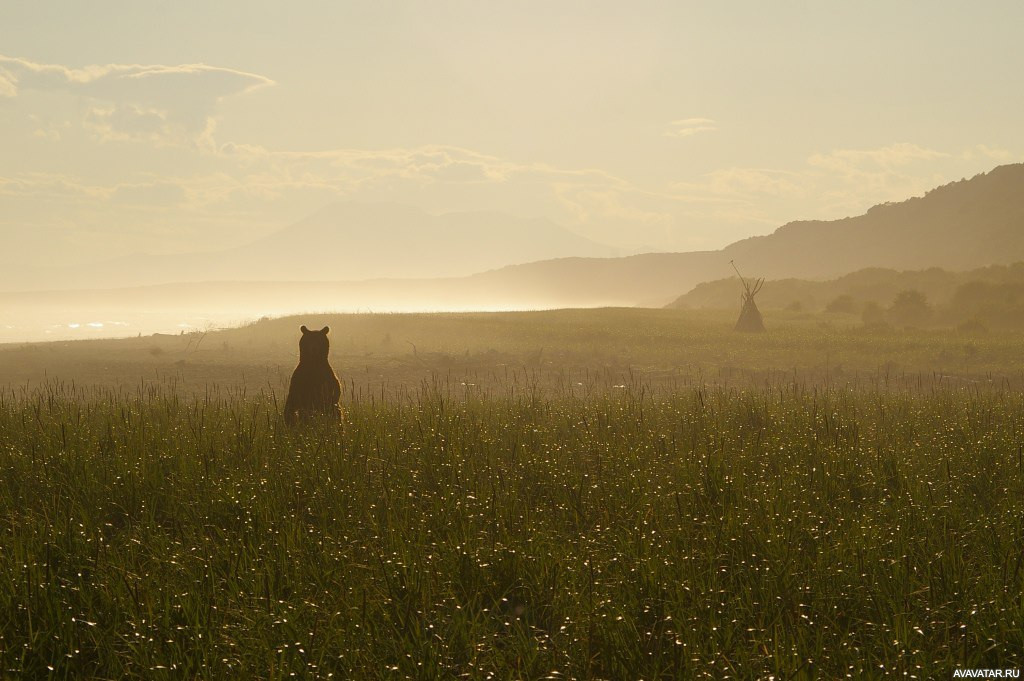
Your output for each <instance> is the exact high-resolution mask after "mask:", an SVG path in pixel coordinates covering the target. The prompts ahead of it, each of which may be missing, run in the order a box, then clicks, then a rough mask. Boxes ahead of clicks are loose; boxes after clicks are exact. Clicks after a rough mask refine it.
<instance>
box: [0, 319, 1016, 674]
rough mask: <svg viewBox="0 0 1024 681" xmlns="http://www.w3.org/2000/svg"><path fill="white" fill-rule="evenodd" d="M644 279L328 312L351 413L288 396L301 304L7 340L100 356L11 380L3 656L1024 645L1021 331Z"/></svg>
mask: <svg viewBox="0 0 1024 681" xmlns="http://www.w3.org/2000/svg"><path fill="white" fill-rule="evenodd" d="M648 312H651V311H596V312H591V313H585V312H564V313H561V314H558V313H546V314H547V316H543V315H541V316H539V317H536V318H534V319H533V320H532V321H533V322H535V323H533V324H529V325H527V324H523V323H522V322H523V318H516V317H515V316H514V315H512V316H507V315H506V316H490V317H489V316H477V315H464V316H456V317H451V318H448V319H446V318H444V317H421V316H409V317H406V316H390V317H381V318H375V317H364V318H358V319H357V318H354V317H353V318H343V319H339V318H333V317H332V318H329V319H330V323H331V324H332V328H334V329H335V330H334V333H333V334H332V335H333V336H334V338H335V349H336V352H335V355H334V357H335V363H336V365H342V366H339V367H338V368H339V370H340V373H342V375H343V377H345V376H347V377H349V378H348V382H347V392H346V397H345V405H344V407H345V424H344V426H343V427H341V428H338V427H336V426H331V425H330V424H325V423H314V424H309V425H308V426H307V427H304V428H301V429H297V430H288V429H285V428H284V426H283V424H282V423H281V420H280V416H279V412H280V406H279V401H280V399H281V394H280V392H279V389H278V386H279V384H278V383H275V381H276V380H278V379H276V378H274V376H275V372H274V370H273V369H272V364H270V363H271V362H274V361H279V362H281V363H282V364H285V363H286V362H289V361H290V359H289V356H288V355H286V354H285V353H286V352H288V351H289V350H286V349H285V346H286V345H287V344H289V343H290V342H294V337H295V332H294V330H293V329H294V327H295V326H296V325H297V324H296V322H295V321H294V320H275V321H268V322H264V323H262V324H257V325H254V326H252V327H248V328H247V329H240V330H236V331H231V332H224V335H216V334H210V336H209V337H208V338H206V339H205V340H204V341H203V343H204V344H206V345H204V346H203V347H202V348H201V349H200V350H197V351H191V352H193V354H192V355H186V356H185V359H186V364H185V366H184V367H183V368H182V367H179V369H180V371H179V372H178V373H174V372H169V373H164V374H162V375H157V376H154V377H152V378H148V377H144V378H141V379H140V378H138V377H136V378H135V379H134V384H133V383H132V380H131V376H132V371H136V370H139V368H140V367H145V371H147V372H148V371H149V370H150V369H151V368H152V367H153V366H157V365H159V366H162V364H161V363H163V362H177V361H179V360H178V358H177V357H176V356H175V355H174V354H172V353H175V352H178V350H176V349H174V348H175V347H176V346H173V345H172V344H174V343H182V344H184V343H186V342H187V341H186V339H179V338H170V339H159V338H158V339H152V338H151V339H133V340H132V341H124V342H121V343H122V344H121V345H117V344H115V343H113V342H111V343H107V344H105V345H104V344H101V345H94V346H91V347H89V346H88V345H87V344H71V345H70V346H69V347H46V346H43V347H39V346H36V347H32V348H12V349H9V350H7V351H4V352H9V353H14V354H15V355H18V353H29V354H31V353H35V355H38V356H42V357H46V356H47V355H49V356H50V357H52V358H53V360H52V365H57V366H59V365H60V362H63V361H66V362H68V366H69V367H71V368H73V369H76V370H78V371H80V372H84V373H82V374H80V375H79V376H77V377H76V385H74V386H73V385H72V384H71V382H70V380H63V382H62V379H63V378H64V377H63V372H61V371H56V372H53V373H50V374H48V382H46V383H43V384H39V385H37V384H36V383H35V380H36V379H34V378H31V379H30V382H28V383H27V384H25V383H21V382H20V381H14V380H11V381H10V383H11V385H10V386H9V387H8V388H6V389H4V391H3V392H2V398H0V519H2V520H0V523H2V525H0V532H2V533H0V670H2V671H0V674H5V675H8V676H11V677H13V678H39V677H43V678H81V677H92V678H145V679H150V678H272V679H287V678H316V677H320V678H368V679H373V678H380V679H401V678H410V679H419V678H428V679H429V678H481V679H486V678H494V679H527V678H531V679H532V678H536V679H543V678H552V679H573V678H574V679H624V678H629V679H632V678H636V679H641V678H642V679H659V678H715V679H718V678H764V679H768V678H776V679H791V678H792V679H819V678H882V677H893V678H919V679H925V678H934V677H939V678H942V677H949V676H950V674H951V670H952V669H953V668H955V667H957V666H964V667H986V668H1013V667H1016V668H1020V667H1021V666H1024V596H1022V592H1024V565H1022V563H1024V460H1022V446H1024V392H1022V391H1021V390H1020V388H1019V383H1020V370H1021V353H1020V350H1021V348H1022V343H1021V341H1019V340H1018V339H1016V338H1013V337H1008V336H992V337H985V338H974V339H965V338H960V337H955V336H951V335H948V334H946V335H940V334H931V335H928V334H886V335H871V334H865V333H863V332H861V331H859V330H857V329H854V328H845V327H841V326H836V325H825V326H821V320H817V321H815V320H804V319H797V318H794V319H791V320H786V322H785V324H780V325H779V327H778V328H777V329H776V330H775V331H774V332H773V333H772V334H771V335H769V336H768V337H765V338H749V337H736V336H733V335H731V334H730V333H729V332H728V331H727V327H725V329H726V330H722V329H720V328H719V327H717V326H715V325H714V324H713V323H711V322H709V320H708V319H707V318H695V317H686V316H685V315H683V316H680V315H679V313H672V314H668V313H661V312H657V313H656V314H651V315H647V313H648ZM538 314H540V313H538ZM645 315H646V316H645ZM712 321H713V320H712ZM313 322H316V323H319V320H315V319H314V320H313ZM345 322H348V323H349V326H348V327H347V330H348V332H349V335H346V333H345V329H346V327H345V326H344V323H345ZM641 322H643V323H641ZM360 325H362V326H360ZM247 334H248V335H247ZM385 334H390V340H389V341H388V339H387V336H386V335H385ZM404 336H409V338H405V337H404ZM347 338H348V339H352V340H351V343H350V344H349V345H348V346H347V347H346V340H345V339H347ZM407 340H408V341H409V342H410V343H415V344H416V345H417V348H416V351H415V353H413V352H412V349H411V348H410V347H409V346H408V345H406V346H405V347H404V348H403V347H401V345H402V344H404V343H405V342H406V341H407ZM371 342H372V344H373V346H374V347H373V349H370V350H367V349H366V348H367V347H369V345H370V344H371ZM159 343H165V344H166V348H165V349H164V350H163V351H161V352H153V351H152V347H162V346H161V345H158V344H159ZM277 343H280V344H281V345H280V347H279V348H278V349H277V350H275V349H274V347H275V344H277ZM147 344H149V347H148V348H147ZM233 347H234V348H237V350H236V352H235V353H233V354H234V356H235V357H236V359H237V358H238V357H241V359H240V360H239V363H238V364H234V365H229V364H227V363H225V364H224V365H225V366H229V367H230V368H229V369H227V370H225V371H224V373H223V374H222V377H223V380H222V381H220V385H221V387H209V384H206V387H204V388H199V387H197V385H196V384H199V383H200V382H201V378H202V375H203V374H202V373H201V371H200V369H199V368H197V367H201V366H202V365H203V364H204V363H206V364H209V365H210V366H211V367H213V366H216V365H217V362H216V359H217V357H218V356H222V355H220V353H227V355H230V354H232V348H233ZM367 352H370V353H372V354H371V355H369V356H367V355H366V353H367ZM69 353H70V354H69ZM74 353H81V359H80V360H78V361H77V362H75V361H73V360H72V359H69V357H73V356H74ZM203 353H206V354H203ZM0 354H3V353H2V352H0ZM167 355H170V357H168V356H167ZM227 355H223V356H227ZM281 355H284V359H279V357H280V356H281ZM613 355H614V356H613ZM11 356H12V355H8V356H7V359H6V360H3V359H0V368H3V367H8V369H7V371H13V369H11V367H14V366H15V362H13V361H12V360H11V359H10V358H11ZM18 356H21V355H18ZM292 356H293V355H292ZM89 357H91V359H88V360H87V358H89ZM359 357H362V360H363V364H362V365H359V364H357V363H356V360H357V358H359ZM683 357H686V358H689V360H690V363H689V364H688V365H687V364H683V363H682V362H680V358H683ZM261 358H262V359H261ZM339 359H341V360H342V361H339ZM115 360H116V361H117V362H120V363H119V364H113V362H115ZM4 361H7V362H8V363H7V364H6V365H5V364H4ZM90 361H91V362H94V364H90V363H89V362H90ZM104 362H108V363H110V364H109V365H108V368H107V373H106V374H102V373H97V374H96V376H97V379H96V380H93V381H89V380H86V378H87V373H88V372H90V371H93V368H91V367H100V366H103V363H104ZM260 362H262V365H261V364H260ZM546 362H550V364H546ZM943 362H945V363H946V364H943ZM172 366H173V365H172ZM260 366H262V367H263V371H264V374H263V376H262V377H261V378H260V379H251V378H250V380H249V381H247V382H244V384H243V382H242V381H238V380H234V381H233V380H228V379H229V378H230V377H231V376H233V375H234V374H233V373H232V372H235V371H236V370H239V371H243V372H246V371H247V372H254V371H258V367H260ZM111 367H115V368H117V370H116V371H115V370H113V369H111ZM354 367H359V368H360V369H362V370H363V377H362V378H360V379H359V380H356V379H355V378H354V377H353V374H356V375H359V374H358V371H354V370H353V369H354ZM503 367H504V368H503ZM288 368H289V369H290V367H288ZM192 371H195V372H196V375H195V376H193V375H191V374H190V373H189V372H192ZM286 371H287V370H286ZM139 373H140V374H141V373H143V372H142V371H139ZM210 373H211V374H213V373H215V372H213V371H211V372H210ZM0 375H4V374H0ZM6 375H8V376H11V375H13V374H11V373H8V374H6ZM250 376H251V374H250ZM474 376H476V377H478V380H472V378H473V377H474ZM268 377H270V378H268ZM261 383H262V385H261Z"/></svg>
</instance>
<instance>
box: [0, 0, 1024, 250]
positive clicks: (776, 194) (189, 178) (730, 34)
mask: <svg viewBox="0 0 1024 681" xmlns="http://www.w3.org/2000/svg"><path fill="white" fill-rule="evenodd" d="M1022 25H1024V3H1020V2H1017V1H1007V2H985V3H968V2H927V3H926V2H914V3H911V2H904V3H893V2H889V1H887V2H845V3H836V2H822V1H810V0H808V1H805V2H795V1H794V2H762V1H760V0H758V1H750V2H704V3H692V2H678V1H673V2H663V3H653V2H628V3H627V2H592V1H588V2H557V1H552V0H545V1H543V2H480V1H466V2H443V1H436V0H432V1H431V2H365V3H363V2H360V3H354V2H338V1H337V0H325V1H322V2H298V1H293V2H288V3H284V2H280V3H270V2H260V1H256V0H247V1H245V2H215V3H214V2H208V1H203V2H193V1H190V0H174V1H167V2H143V1H140V0H131V1H121V2H115V1H110V0H106V1H104V0H97V1H95V2H80V1H78V0H76V1H74V2H40V1H38V0H25V1H20V0H8V1H6V2H3V3H2V4H0V55H2V56H0V234H2V237H3V243H4V248H3V249H0V262H3V261H18V262H26V261H32V260H34V259H35V258H37V257H38V255H37V254H38V253H39V252H40V250H41V249H43V248H45V249H46V253H47V256H46V259H47V260H49V261H54V262H61V261H73V260H76V259H78V260H83V259H90V258H94V257H96V256H97V255H98V254H100V253H101V252H104V253H109V254H110V255H119V254H122V253H125V252H132V251H137V250H146V251H159V250H175V251H180V250H191V249H193V248H197V247H200V246H207V247H220V246H225V245H229V244H234V243H239V242H242V241H245V240H248V239H250V238H253V237H255V236H259V235H263V234H266V233H268V232H269V231H271V230H273V229H276V228H279V227H283V226H285V225H286V224H288V223H291V222H293V221H296V220H298V219H300V218H302V217H304V216H305V215H307V214H309V213H312V212H313V211H315V210H317V209H319V208H321V207H323V206H324V205H325V204H327V203H330V202H331V201H337V200H358V201H390V202H399V203H408V204H412V205H415V206H419V207H421V208H424V209H426V210H428V211H431V212H448V211H462V210H474V209H482V208H486V209H495V210H502V211H506V212H509V213H514V214H519V215H523V216H527V217H533V216H543V217H548V218H551V219H552V220H555V221H557V222H559V223H561V224H563V225H565V226H566V227H569V228H571V229H573V230H574V231H576V232H578V233H580V234H584V235H586V236H589V237H592V238H594V239H596V240H599V241H602V242H605V243H608V244H612V245H616V246H622V247H627V248H657V249H672V250H690V249H698V248H712V247H719V246H722V245H724V244H726V243H728V242H730V241H733V240H735V239H737V238H740V237H744V236H748V235H750V234H756V233H766V232H768V231H771V229H773V228H774V227H776V226H778V225H780V224H782V223H784V222H786V221H789V220H793V219H800V218H836V217H842V216H845V215H851V214H858V213H861V212H863V211H864V210H865V209H866V208H867V207H869V206H870V205H872V204H874V203H878V202H881V201H886V200H895V199H902V198H905V197H907V196H910V195H914V194H920V193H922V192H923V191H924V190H926V189H928V188H930V187H932V186H935V185H937V184H941V183H944V182H948V181H951V180H955V179H960V178H961V177H964V176H968V177H969V176H972V175H974V174H976V173H978V172H982V171H985V170H988V169H990V168H992V167H994V166H996V165H999V164H1002V163H1009V162H1017V161H1020V160H1022V156H1024V126H1021V125H1020V116H1021V112H1022V111H1024V88H1022V87H1021V74H1022V73H1024V48H1022V47H1021V43H1020V28H1021V26H1022Z"/></svg>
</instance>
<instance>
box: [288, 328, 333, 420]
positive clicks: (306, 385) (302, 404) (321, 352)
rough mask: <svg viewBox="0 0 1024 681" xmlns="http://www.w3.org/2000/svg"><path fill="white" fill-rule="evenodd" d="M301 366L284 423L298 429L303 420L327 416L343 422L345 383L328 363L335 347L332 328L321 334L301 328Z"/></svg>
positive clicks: (293, 378)
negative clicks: (331, 332)
mask: <svg viewBox="0 0 1024 681" xmlns="http://www.w3.org/2000/svg"><path fill="white" fill-rule="evenodd" d="M301 331H302V336H301V337H300V338H299V365H298V366H297V367H295V371H294V372H293V373H292V380H291V383H290V384H289V385H288V399H286V400H285V403H284V421H285V423H287V424H288V425H290V426H291V425H295V424H297V423H298V422H299V421H300V420H301V419H306V418H309V417H311V416H316V415H325V416H330V417H332V418H333V419H337V420H338V421H341V383H340V382H339V381H338V376H337V375H336V374H335V373H334V369H332V368H331V364H330V362H329V361H328V360H327V354H328V352H329V351H330V348H331V344H330V342H329V341H328V340H327V334H328V333H330V331H331V327H329V326H325V327H324V328H322V329H320V330H319V331H310V330H309V329H307V328H306V327H305V326H303V327H302V328H301Z"/></svg>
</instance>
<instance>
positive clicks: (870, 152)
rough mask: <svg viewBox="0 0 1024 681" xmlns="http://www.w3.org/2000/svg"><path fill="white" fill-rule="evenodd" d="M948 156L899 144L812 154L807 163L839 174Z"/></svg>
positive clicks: (891, 166) (939, 152) (902, 143)
mask: <svg viewBox="0 0 1024 681" xmlns="http://www.w3.org/2000/svg"><path fill="white" fill-rule="evenodd" d="M949 156H950V154H947V153H945V152H942V151H936V150H935V149H926V148H924V147H919V146H917V145H916V144H909V143H907V142H901V143H897V144H890V145H889V146H885V147H878V148H876V149H836V150H835V151H831V152H829V153H827V154H814V155H813V156H811V157H810V158H809V159H807V163H808V164H810V165H812V166H816V167H819V168H825V169H827V170H834V171H839V172H856V171H860V170H863V169H865V168H868V169H873V170H874V169H879V168H882V169H891V168H896V167H899V166H905V165H908V164H910V163H914V162H917V161H932V160H935V159H940V158H948V157H949Z"/></svg>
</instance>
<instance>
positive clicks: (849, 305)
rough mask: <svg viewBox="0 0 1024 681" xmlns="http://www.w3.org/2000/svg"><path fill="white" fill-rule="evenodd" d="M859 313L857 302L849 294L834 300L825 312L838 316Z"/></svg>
mask: <svg viewBox="0 0 1024 681" xmlns="http://www.w3.org/2000/svg"><path fill="white" fill-rule="evenodd" d="M857 311H858V305H857V301H856V300H854V299H853V296H851V295H850V294H848V293H844V294H842V295H841V296H838V297H836V298H834V299H833V300H832V302H830V303H829V304H828V305H826V306H825V312H832V313H836V314H857Z"/></svg>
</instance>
